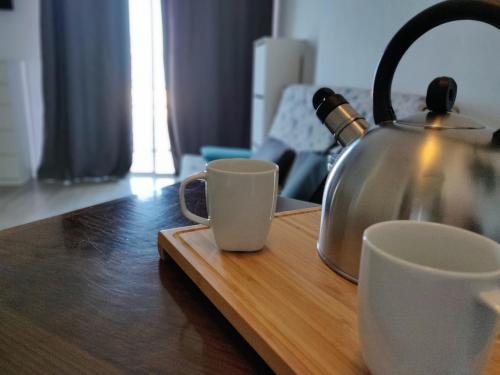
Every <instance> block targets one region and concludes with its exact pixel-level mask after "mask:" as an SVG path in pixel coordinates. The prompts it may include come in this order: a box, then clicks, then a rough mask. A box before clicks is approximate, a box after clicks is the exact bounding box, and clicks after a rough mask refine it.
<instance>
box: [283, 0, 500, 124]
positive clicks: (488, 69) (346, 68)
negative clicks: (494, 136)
mask: <svg viewBox="0 0 500 375" xmlns="http://www.w3.org/2000/svg"><path fill="white" fill-rule="evenodd" d="M437 2H438V1H436V0H420V1H411V0H310V1H307V0H282V3H281V15H280V33H281V36H286V37H292V38H301V39H306V40H308V41H309V42H310V44H311V45H314V46H316V48H317V50H316V51H317V56H316V61H315V63H314V68H313V69H314V72H313V73H312V74H313V76H314V82H315V83H317V84H321V85H338V86H352V87H360V88H370V87H371V85H372V79H373V75H374V73H375V70H376V67H377V64H378V61H379V59H380V57H381V56H382V53H383V51H384V49H385V47H386V45H387V44H388V43H389V41H390V39H391V37H392V36H393V35H394V34H395V33H396V32H397V30H399V28H400V27H401V26H402V25H403V24H404V23H406V22H407V21H408V20H409V19H410V18H411V17H413V16H414V15H416V14H417V13H418V12H420V11H422V10H423V9H425V8H427V7H429V6H430V5H432V4H435V3H437ZM499 67H500V32H498V30H496V29H494V28H492V27H491V26H488V25H485V24H480V23H477V22H472V21H460V22H454V23H450V24H446V25H442V26H440V27H438V28H436V29H434V30H432V31H430V32H429V33H427V34H425V35H424V36H423V37H422V38H420V39H419V40H418V41H417V42H415V43H414V45H413V46H412V47H411V48H410V50H409V51H408V52H407V54H406V55H405V56H404V57H403V60H402V61H401V63H400V65H399V67H398V70H397V72H396V76H395V79H394V83H393V88H394V89H395V90H397V91H403V92H411V93H418V94H422V95H425V92H426V89H427V85H428V84H429V82H430V81H431V80H432V79H433V78H435V77H438V76H440V75H447V76H451V77H453V78H454V79H455V80H456V81H457V83H458V97H457V104H458V106H459V107H460V109H461V110H462V113H466V114H467V115H469V116H471V117H474V118H476V119H478V120H480V121H482V122H483V123H485V124H487V125H490V126H493V127H495V128H499V127H500V69H499Z"/></svg>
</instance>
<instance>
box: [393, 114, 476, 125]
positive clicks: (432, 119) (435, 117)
mask: <svg viewBox="0 0 500 375" xmlns="http://www.w3.org/2000/svg"><path fill="white" fill-rule="evenodd" d="M395 123H396V124H401V125H407V126H418V127H424V128H430V129H483V128H485V126H484V125H481V124H480V123H478V122H476V121H474V120H473V119H471V118H469V117H467V116H464V115H460V114H458V113H454V112H447V113H436V112H433V111H425V112H420V113H417V114H414V115H412V116H409V117H405V118H404V119H398V120H396V122H395Z"/></svg>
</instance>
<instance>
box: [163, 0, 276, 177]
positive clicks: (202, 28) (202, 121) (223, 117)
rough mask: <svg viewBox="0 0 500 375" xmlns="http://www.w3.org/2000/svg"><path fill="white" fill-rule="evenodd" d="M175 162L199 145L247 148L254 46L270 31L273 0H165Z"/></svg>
mask: <svg viewBox="0 0 500 375" xmlns="http://www.w3.org/2000/svg"><path fill="white" fill-rule="evenodd" d="M162 15H163V29H164V33H163V34H164V54H165V56H164V57H165V59H164V61H165V77H166V84H167V102H168V116H169V119H168V127H169V134H170V141H171V144H172V152H173V157H174V163H175V166H176V169H177V170H178V167H179V162H180V156H181V155H182V154H184V153H194V154H198V153H199V148H200V146H203V145H218V146H233V147H248V146H249V140H250V111H251V84H252V54H253V42H254V41H255V40H256V39H258V38H260V37H262V36H265V35H269V34H270V32H271V24H272V0H251V1H249V0H210V1H197V0H162Z"/></svg>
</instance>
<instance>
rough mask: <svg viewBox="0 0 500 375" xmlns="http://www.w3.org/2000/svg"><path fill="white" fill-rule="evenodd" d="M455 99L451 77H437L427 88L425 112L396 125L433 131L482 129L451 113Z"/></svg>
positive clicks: (455, 91) (463, 117)
mask: <svg viewBox="0 0 500 375" xmlns="http://www.w3.org/2000/svg"><path fill="white" fill-rule="evenodd" d="M456 97H457V83H456V82H455V80H454V79H453V78H451V77H438V78H435V79H433V80H432V82H431V83H430V84H429V86H428V87H427V95H426V97H425V102H426V104H427V111H426V112H421V113H417V114H415V115H412V116H410V117H407V118H404V119H402V120H397V121H396V123H397V124H402V125H410V126H419V127H425V128H433V129H482V128H484V126H483V125H481V124H479V123H477V122H476V121H474V120H472V119H471V118H469V117H466V116H463V115H459V114H457V113H454V112H451V111H452V108H453V104H455V99H456Z"/></svg>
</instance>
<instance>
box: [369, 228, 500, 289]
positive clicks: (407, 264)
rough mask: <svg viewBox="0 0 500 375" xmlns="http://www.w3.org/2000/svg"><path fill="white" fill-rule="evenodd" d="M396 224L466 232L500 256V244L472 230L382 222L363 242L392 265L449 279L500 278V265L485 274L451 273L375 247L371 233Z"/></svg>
mask: <svg viewBox="0 0 500 375" xmlns="http://www.w3.org/2000/svg"><path fill="white" fill-rule="evenodd" d="M394 224H398V225H400V224H403V225H418V226H428V227H441V228H443V227H444V228H447V230H452V231H455V232H462V233H463V232H466V233H467V235H468V236H472V237H476V238H477V239H479V240H481V241H483V242H487V243H489V244H490V245H493V246H494V247H495V248H497V250H498V253H499V254H500V244H499V243H498V242H496V241H494V240H492V239H491V238H488V237H486V236H483V235H481V234H478V233H476V232H472V231H470V230H467V229H464V228H459V227H455V226H453V225H448V224H443V223H435V222H429V221H418V220H389V221H382V222H379V223H375V224H372V225H370V226H369V227H368V228H366V229H365V231H364V232H363V242H366V243H367V244H368V245H369V246H370V248H371V250H373V251H374V252H376V253H377V254H378V255H380V256H382V257H384V258H385V259H387V260H389V261H391V262H392V263H396V264H397V265H399V266H404V267H406V268H409V269H413V270H416V271H420V272H426V273H429V274H434V275H441V276H448V277H454V278H474V279H482V278H485V279H487V278H491V277H494V276H500V265H499V266H498V267H497V269H496V270H493V271H485V272H477V271H476V272H464V271H451V270H445V269H441V268H437V267H432V266H425V265H421V264H418V263H414V262H411V261H409V260H406V259H403V258H400V257H397V256H395V255H392V254H390V253H388V252H386V251H384V250H383V249H382V248H380V247H379V246H377V245H375V244H374V243H373V241H371V240H370V239H369V237H368V236H369V233H368V232H370V231H373V230H377V229H379V228H380V227H384V226H391V225H394Z"/></svg>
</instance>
